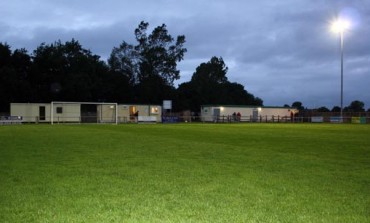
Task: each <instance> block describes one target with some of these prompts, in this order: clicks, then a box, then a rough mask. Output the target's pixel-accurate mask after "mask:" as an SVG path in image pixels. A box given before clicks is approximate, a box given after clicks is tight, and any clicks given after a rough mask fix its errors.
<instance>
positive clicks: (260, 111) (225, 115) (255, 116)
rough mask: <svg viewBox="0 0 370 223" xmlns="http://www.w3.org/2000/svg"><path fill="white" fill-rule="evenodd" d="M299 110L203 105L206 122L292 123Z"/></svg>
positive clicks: (202, 117) (202, 114) (203, 117)
mask: <svg viewBox="0 0 370 223" xmlns="http://www.w3.org/2000/svg"><path fill="white" fill-rule="evenodd" d="M297 113H298V110H297V109H295V108H291V107H272V106H238V105H203V106H202V107H201V119H202V121H204V122H233V121H242V122H243V121H244V122H280V121H281V122H284V121H291V120H292V118H293V117H294V115H295V114H297Z"/></svg>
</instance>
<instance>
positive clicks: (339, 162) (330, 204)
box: [0, 124, 370, 222]
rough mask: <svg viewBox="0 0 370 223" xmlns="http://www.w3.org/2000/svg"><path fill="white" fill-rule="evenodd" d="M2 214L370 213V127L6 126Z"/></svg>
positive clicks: (227, 217) (127, 217)
mask: <svg viewBox="0 0 370 223" xmlns="http://www.w3.org/2000/svg"><path fill="white" fill-rule="evenodd" d="M0 222H370V125H333V124H317V125H316V124H307V125H306V124H240V125H239V124H176V125H162V124H157V125H133V124H132V125H118V126H115V125H54V126H50V125H22V126H0Z"/></svg>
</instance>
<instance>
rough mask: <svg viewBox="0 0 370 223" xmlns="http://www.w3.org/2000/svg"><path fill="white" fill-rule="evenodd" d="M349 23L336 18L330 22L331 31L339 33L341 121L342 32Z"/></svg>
mask: <svg viewBox="0 0 370 223" xmlns="http://www.w3.org/2000/svg"><path fill="white" fill-rule="evenodd" d="M349 26H350V24H349V22H348V21H346V20H343V19H338V20H336V21H335V22H333V24H332V31H334V32H336V33H339V34H340V55H341V57H340V118H341V121H343V46H344V32H345V31H346V30H348V28H349Z"/></svg>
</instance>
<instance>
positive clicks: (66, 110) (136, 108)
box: [10, 102, 162, 123]
mask: <svg viewBox="0 0 370 223" xmlns="http://www.w3.org/2000/svg"><path fill="white" fill-rule="evenodd" d="M10 114H11V116H20V117H22V121H23V122H35V123H73V122H75V123H81V122H82V123H121V122H138V121H139V122H141V121H142V122H161V121H162V119H161V114H162V107H161V106H160V105H132V104H126V105H122V104H117V103H99V102H51V103H11V104H10Z"/></svg>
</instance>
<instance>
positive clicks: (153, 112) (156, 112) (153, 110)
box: [150, 107, 158, 114]
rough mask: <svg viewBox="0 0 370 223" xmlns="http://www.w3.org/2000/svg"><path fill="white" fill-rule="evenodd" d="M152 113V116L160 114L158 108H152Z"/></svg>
mask: <svg viewBox="0 0 370 223" xmlns="http://www.w3.org/2000/svg"><path fill="white" fill-rule="evenodd" d="M150 112H151V113H152V114H158V107H152V108H151V111H150Z"/></svg>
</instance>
